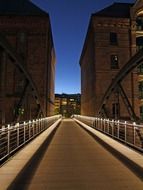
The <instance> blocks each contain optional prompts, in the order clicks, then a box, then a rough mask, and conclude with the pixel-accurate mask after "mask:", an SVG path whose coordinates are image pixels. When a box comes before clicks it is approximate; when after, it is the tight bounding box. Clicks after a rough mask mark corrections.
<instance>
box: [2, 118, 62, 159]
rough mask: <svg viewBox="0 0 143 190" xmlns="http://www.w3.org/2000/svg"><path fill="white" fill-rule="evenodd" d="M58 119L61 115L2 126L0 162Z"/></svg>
mask: <svg viewBox="0 0 143 190" xmlns="http://www.w3.org/2000/svg"><path fill="white" fill-rule="evenodd" d="M60 118H61V115H56V116H51V117H47V118H41V119H36V120H33V121H27V122H23V123H16V124H15V125H13V124H12V125H7V126H4V127H3V128H2V129H0V162H2V161H3V160H4V159H6V158H7V157H9V155H11V154H12V153H13V152H15V151H16V150H17V149H19V148H20V147H22V146H23V145H24V144H26V143H27V142H29V141H30V140H32V139H33V138H35V137H36V136H37V135H39V134H40V133H41V132H43V131H44V130H46V129H47V128H48V127H49V126H51V125H52V124H53V123H54V122H56V121H57V120H58V119H60Z"/></svg>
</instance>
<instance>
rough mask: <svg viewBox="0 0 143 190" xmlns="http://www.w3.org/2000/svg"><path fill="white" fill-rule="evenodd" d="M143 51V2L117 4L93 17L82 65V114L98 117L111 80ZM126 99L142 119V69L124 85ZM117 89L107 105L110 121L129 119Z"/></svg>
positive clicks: (138, 0)
mask: <svg viewBox="0 0 143 190" xmlns="http://www.w3.org/2000/svg"><path fill="white" fill-rule="evenodd" d="M141 48H143V1H141V0H137V1H136V2H135V4H130V3H114V4H112V5H110V6H109V7H106V8H104V9H102V10H101V11H99V12H96V13H95V14H92V16H91V19H90V23H89V27H88V32H87V36H86V40H85V43H84V47H83V51H82V54H81V58H80V66H81V114H82V115H89V116H97V115H99V113H98V109H99V106H100V104H101V101H102V98H103V96H104V94H105V92H106V90H107V88H108V86H109V85H110V83H111V81H112V80H114V77H115V76H116V74H117V73H118V72H119V70H120V69H121V68H122V67H123V66H124V65H125V64H126V63H127V61H128V60H129V59H130V58H131V57H132V56H133V55H134V54H135V53H136V52H137V51H138V50H139V49H141ZM122 87H123V89H124V91H125V92H126V96H127V98H128V100H129V102H130V104H131V106H132V108H133V109H134V112H135V113H136V115H137V116H138V117H140V118H141V119H143V66H142V65H141V66H139V67H138V68H137V69H134V70H133V71H132V72H131V73H129V74H128V75H127V76H126V78H125V79H124V80H123V82H122ZM118 90H119V89H116V91H114V92H113V93H112V95H111V96H110V97H109V100H108V102H107V103H106V113H107V114H108V117H110V118H122V119H129V114H128V111H127V109H126V106H125V104H124V100H123V98H122V97H121V96H120V95H119V91H118Z"/></svg>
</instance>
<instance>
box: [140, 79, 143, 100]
mask: <svg viewBox="0 0 143 190" xmlns="http://www.w3.org/2000/svg"><path fill="white" fill-rule="evenodd" d="M139 98H140V99H143V81H140V82H139Z"/></svg>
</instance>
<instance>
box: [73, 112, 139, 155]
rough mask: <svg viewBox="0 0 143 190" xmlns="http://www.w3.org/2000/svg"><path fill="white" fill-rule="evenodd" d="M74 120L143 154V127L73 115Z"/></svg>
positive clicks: (125, 122) (129, 123)
mask: <svg viewBox="0 0 143 190" xmlns="http://www.w3.org/2000/svg"><path fill="white" fill-rule="evenodd" d="M73 118H75V119H77V120H79V121H81V122H83V123H85V124H87V125H89V126H90V127H93V128H95V129H97V130H99V131H101V132H103V133H105V134H107V135H109V136H111V137H112V138H114V139H117V140H119V141H120V142H123V143H125V144H127V145H129V146H131V147H133V148H135V149H137V150H139V151H141V152H143V125H139V124H136V123H135V122H132V123H131V122H127V121H119V120H110V119H105V118H98V117H89V116H82V115H73Z"/></svg>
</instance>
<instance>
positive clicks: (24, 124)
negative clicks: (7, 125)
mask: <svg viewBox="0 0 143 190" xmlns="http://www.w3.org/2000/svg"><path fill="white" fill-rule="evenodd" d="M23 127H24V128H23V130H24V144H25V136H26V135H25V131H26V130H25V127H26V123H25V121H24V123H23Z"/></svg>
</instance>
